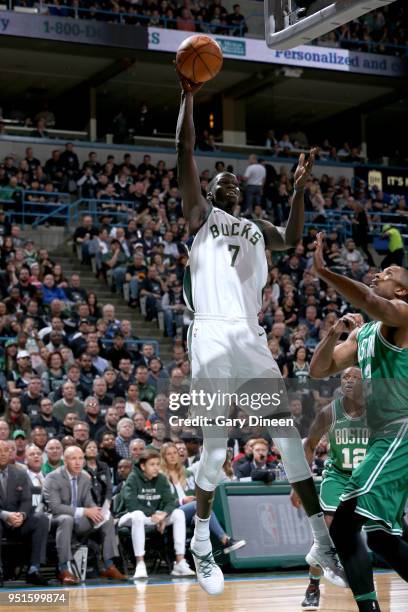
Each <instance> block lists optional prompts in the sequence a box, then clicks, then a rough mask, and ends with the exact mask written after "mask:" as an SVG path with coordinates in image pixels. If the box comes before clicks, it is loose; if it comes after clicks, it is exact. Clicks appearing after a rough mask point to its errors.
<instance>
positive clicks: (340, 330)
mask: <svg viewBox="0 0 408 612" xmlns="http://www.w3.org/2000/svg"><path fill="white" fill-rule="evenodd" d="M363 324H364V319H363V317H362V316H361V314H358V313H352V312H350V313H348V314H346V315H344V316H343V317H341V318H340V319H339V320H338V321H336V323H335V324H334V331H335V332H336V333H337V334H339V336H341V334H344V333H345V332H346V333H350V332H352V331H353V330H354V329H357V328H358V327H361V326H362V325H363Z"/></svg>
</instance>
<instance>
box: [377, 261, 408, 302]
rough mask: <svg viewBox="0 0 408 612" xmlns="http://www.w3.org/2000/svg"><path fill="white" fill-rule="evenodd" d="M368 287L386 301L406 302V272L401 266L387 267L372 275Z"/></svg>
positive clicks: (407, 272) (407, 271) (407, 280)
mask: <svg viewBox="0 0 408 612" xmlns="http://www.w3.org/2000/svg"><path fill="white" fill-rule="evenodd" d="M370 287H371V288H372V289H373V291H374V293H375V294H376V295H379V296H380V297H383V298H385V299H386V300H395V299H397V300H404V301H405V302H408V270H406V269H405V268H402V267H401V266H389V267H388V268H385V270H382V271H381V272H378V273H377V274H375V275H374V277H373V279H372V281H371V285H370Z"/></svg>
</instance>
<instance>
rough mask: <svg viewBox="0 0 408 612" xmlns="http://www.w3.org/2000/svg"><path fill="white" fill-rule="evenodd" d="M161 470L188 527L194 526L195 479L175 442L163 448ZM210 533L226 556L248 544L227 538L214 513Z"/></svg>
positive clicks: (168, 443)
mask: <svg viewBox="0 0 408 612" xmlns="http://www.w3.org/2000/svg"><path fill="white" fill-rule="evenodd" d="M160 470H161V472H162V473H163V474H164V475H165V476H166V478H167V480H168V482H169V484H170V488H171V491H172V493H173V495H175V496H176V497H177V498H178V502H179V505H180V508H181V510H182V511H183V512H184V515H185V517H186V525H187V526H193V525H194V516H195V513H196V509H197V503H196V498H195V495H194V490H195V483H194V477H193V476H192V475H191V474H189V472H188V470H186V468H185V466H184V465H183V463H182V459H181V457H180V455H179V453H178V451H177V446H176V445H175V444H174V443H173V442H166V443H165V444H164V445H163V446H162V448H161V451H160ZM210 532H211V533H212V534H213V535H214V537H215V538H217V540H218V541H219V543H220V545H221V549H222V552H223V553H224V554H228V553H230V552H232V551H233V550H238V549H239V548H242V547H243V546H245V544H246V542H245V540H239V541H236V540H233V538H231V537H229V536H227V534H226V533H225V531H224V530H223V528H222V527H221V525H220V523H219V521H218V519H217V517H216V515H215V514H214V512H211V515H210Z"/></svg>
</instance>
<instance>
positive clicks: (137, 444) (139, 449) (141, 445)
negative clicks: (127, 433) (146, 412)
mask: <svg viewBox="0 0 408 612" xmlns="http://www.w3.org/2000/svg"><path fill="white" fill-rule="evenodd" d="M145 450H146V442H145V441H144V440H142V438H135V439H134V440H132V441H131V442H130V445H129V452H130V456H131V458H132V461H133V462H134V463H136V462H137V461H139V459H140V457H141V456H142V454H143V453H144V451H145Z"/></svg>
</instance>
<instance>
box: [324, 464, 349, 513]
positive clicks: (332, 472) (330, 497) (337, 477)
mask: <svg viewBox="0 0 408 612" xmlns="http://www.w3.org/2000/svg"><path fill="white" fill-rule="evenodd" d="M323 475H324V477H323V480H322V484H321V485H320V505H321V507H322V510H324V512H336V510H337V508H338V507H339V504H340V496H341V495H342V494H343V493H344V489H345V488H346V485H347V484H348V482H349V480H350V478H351V472H342V471H341V470H338V469H337V468H335V467H333V466H331V467H330V468H327V469H326V470H325V471H324V472H323Z"/></svg>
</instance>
